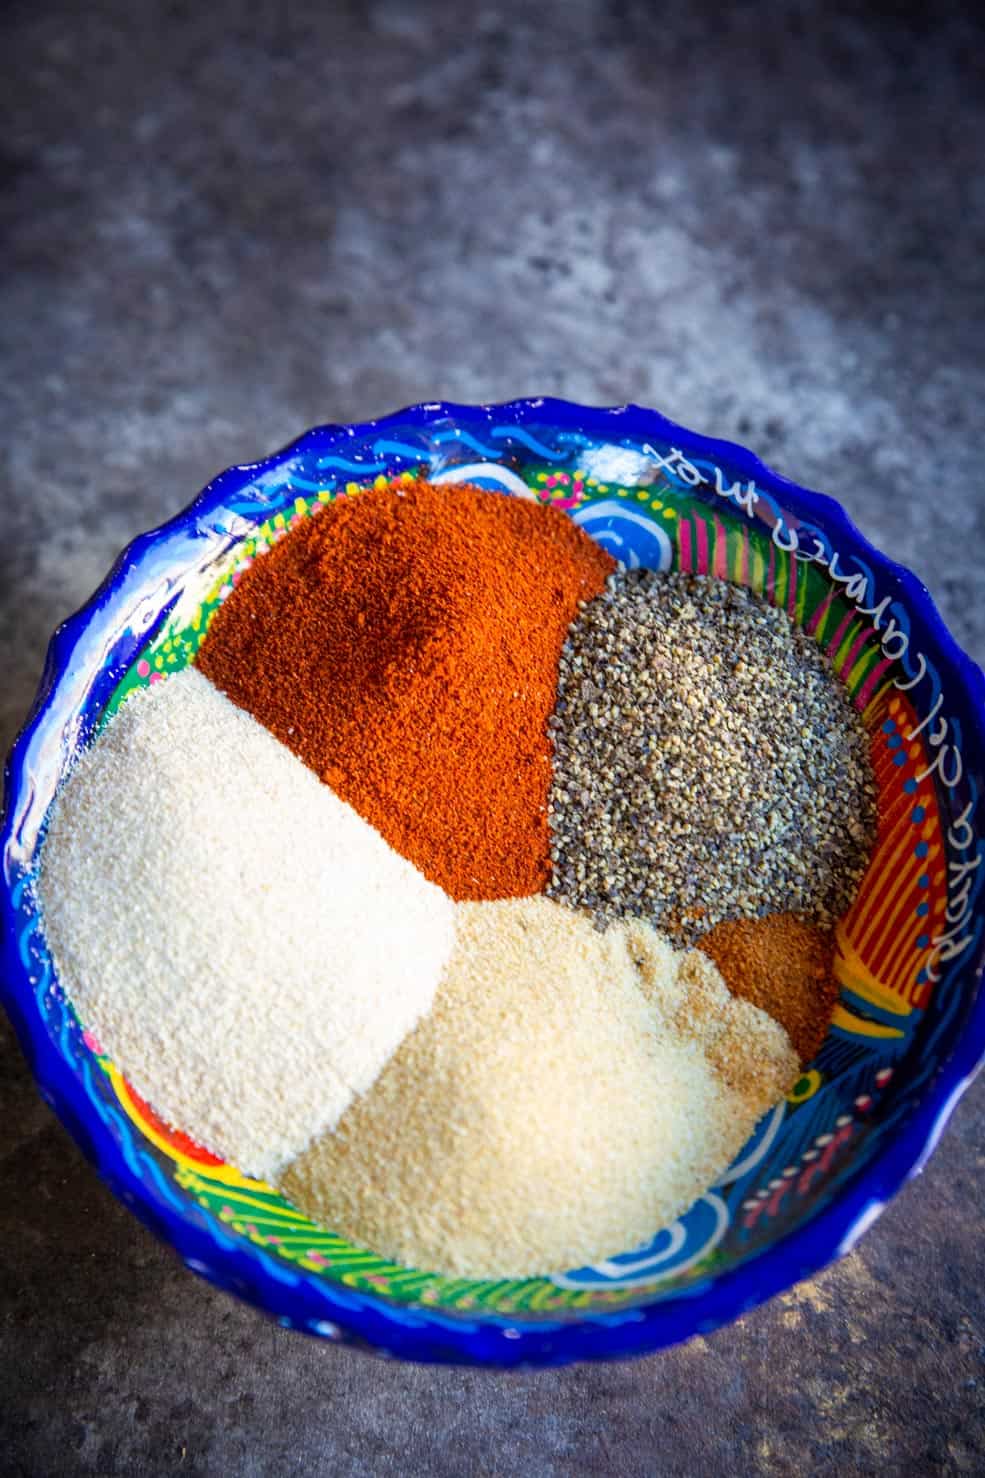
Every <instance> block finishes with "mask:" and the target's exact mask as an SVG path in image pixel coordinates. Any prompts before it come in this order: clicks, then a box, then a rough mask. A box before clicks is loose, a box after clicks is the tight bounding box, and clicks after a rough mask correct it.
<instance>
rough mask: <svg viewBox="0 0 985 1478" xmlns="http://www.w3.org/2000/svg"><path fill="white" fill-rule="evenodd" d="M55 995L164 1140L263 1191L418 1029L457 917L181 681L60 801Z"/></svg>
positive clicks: (231, 714) (107, 737)
mask: <svg viewBox="0 0 985 1478" xmlns="http://www.w3.org/2000/svg"><path fill="white" fill-rule="evenodd" d="M38 894H39V901H40V903H41V907H42V912H43V917H44V927H45V936H46V938H47V941H48V944H49V947H50V949H51V952H52V956H53V958H54V961H55V967H56V970H57V974H58V979H59V982H60V984H61V985H62V987H63V988H64V989H65V991H66V992H67V993H68V995H69V996H70V998H71V1000H72V1003H73V1005H74V1006H75V1007H76V1009H77V1010H78V1012H79V1015H80V1018H81V1020H82V1022H83V1023H84V1025H85V1026H86V1028H87V1029H88V1030H89V1032H90V1033H91V1034H92V1035H93V1036H94V1037H95V1038H96V1039H97V1040H98V1041H99V1042H100V1045H101V1047H102V1048H103V1049H104V1050H105V1051H106V1052H107V1053H108V1055H109V1056H110V1057H111V1058H112V1059H113V1061H114V1062H115V1063H116V1065H117V1067H119V1068H120V1069H121V1071H122V1072H123V1073H124V1074H125V1075H126V1076H127V1077H128V1078H129V1079H130V1081H131V1082H132V1083H133V1086H134V1087H135V1088H136V1090H137V1092H138V1093H139V1094H140V1096H141V1097H142V1098H144V1099H145V1100H146V1101H147V1102H148V1103H150V1104H151V1105H152V1106H153V1108H154V1109H155V1110H156V1112H157V1113H158V1114H159V1115H160V1116H161V1117H162V1118H163V1119H164V1120H165V1121H166V1122H167V1123H169V1124H171V1125H173V1126H174V1127H176V1128H178V1129H181V1130H183V1131H184V1132H185V1133H186V1134H189V1135H191V1137H192V1138H193V1139H195V1140H197V1142H198V1143H199V1144H201V1145H204V1146H205V1147H206V1148H207V1149H209V1150H212V1151H213V1153H215V1154H218V1155H220V1156H221V1157H222V1158H223V1159H226V1160H229V1161H230V1162H231V1163H232V1164H234V1165H236V1166H238V1167H239V1169H240V1170H243V1171H245V1172H246V1173H247V1174H250V1175H255V1176H260V1177H268V1176H271V1175H274V1174H276V1173H277V1171H278V1170H279V1169H281V1168H282V1167H283V1166H284V1164H285V1163H286V1162H287V1161H289V1160H291V1159H292V1158H293V1157H294V1156H295V1155H297V1153H298V1152H299V1150H301V1149H303V1148H304V1146H305V1145H306V1144H308V1142H309V1141H310V1140H311V1138H312V1136H314V1135H316V1134H318V1133H321V1132H323V1131H324V1130H326V1129H329V1128H331V1126H332V1125H333V1124H334V1123H335V1122H336V1120H337V1119H338V1118H339V1116H340V1115H341V1114H342V1112H343V1111H344V1110H345V1108H346V1107H347V1106H348V1105H349V1104H350V1103H351V1101H352V1099H353V1097H354V1096H355V1094H357V1093H362V1092H365V1091H366V1089H368V1088H369V1087H370V1085H371V1084H372V1083H373V1082H374V1080H375V1079H376V1077H377V1075H378V1073H379V1072H380V1070H381V1068H382V1067H383V1065H384V1063H385V1062H386V1061H387V1059H388V1058H389V1056H390V1054H391V1052H393V1051H394V1049H395V1048H396V1047H397V1045H398V1044H399V1042H400V1041H401V1040H402V1039H403V1037H404V1035H405V1034H406V1033H407V1032H408V1031H409V1030H410V1029H411V1027H413V1026H414V1024H415V1022H416V1021H417V1020H418V1018H419V1017H420V1016H421V1014H422V1013H423V1012H426V1011H427V1010H428V1009H429V1007H430V1005H431V1003H432V1000H433V998H434V993H435V990H436V987H437V984H438V980H439V977H440V975H441V971H442V968H443V966H444V964H445V961H446V959H447V957H448V955H449V952H450V950H451V944H452V932H453V913H454V909H453V905H452V903H451V902H450V900H449V899H448V898H446V897H445V895H444V894H443V893H442V892H441V891H440V890H439V889H438V888H435V887H434V886H433V885H432V884H430V883H428V882H426V881H425V879H424V878H423V877H421V875H420V873H419V872H417V871H416V870H415V869H414V868H413V867H412V866H411V865H410V863H408V862H405V861H404V859H403V858H402V857H398V856H397V855H396V853H394V852H393V851H392V850H391V849H390V848H389V847H388V846H387V844H386V842H385V841H384V840H383V838H382V837H381V836H380V835H379V833H378V832H376V831H374V830H373V828H372V827H371V826H367V824H366V822H365V821H363V819H362V818H361V817H360V816H358V815H357V814H356V812H355V811H353V810H352V809H351V807H349V806H347V805H345V804H344V803H343V802H342V801H340V800H339V799H338V797H337V796H335V795H333V794H332V792H331V790H329V789H328V787H327V786H325V785H322V784H321V783H320V782H319V781H318V780H317V779H316V778H315V776H314V775H312V774H311V772H310V771H309V770H307V769H306V768H305V767H304V765H302V764H301V763H300V762H299V761H298V760H297V759H296V758H295V757H294V755H292V754H291V753H290V751H289V750H287V749H285V748H284V746H283V745H281V744H278V743H277V741H276V740H275V739H274V738H273V737H272V736H271V735H270V734H268V733H267V731H266V730H265V729H263V728H262V727H261V725H260V724H258V723H256V722H254V720H253V719H252V718H250V716H249V715H248V714H246V713H243V712H242V711H241V710H240V709H238V708H236V707H235V705H234V704H232V703H230V702H229V700H228V698H225V697H224V696H223V695H222V693H220V692H219V691H218V690H217V689H216V688H214V687H213V686H212V684H211V683H209V682H208V681H207V680H206V679H205V678H204V677H203V676H202V675H201V673H198V672H196V671H195V670H194V668H187V669H185V671H183V672H180V673H178V674H176V675H175V676H173V677H169V678H168V679H167V681H166V682H164V683H161V684H159V685H158V686H157V687H154V688H150V689H149V690H146V691H144V692H138V693H136V694H134V695H133V696H132V697H131V698H130V699H128V701H127V703H126V704H125V705H124V707H123V708H122V709H121V710H120V712H119V713H118V714H117V715H116V717H115V718H114V719H113V721H112V723H111V724H109V725H108V726H107V727H106V729H105V730H104V731H103V733H102V734H101V736H100V737H99V738H98V739H97V740H96V742H95V744H94V745H93V746H92V747H91V749H89V750H88V751H86V753H85V754H84V755H83V756H82V758H81V759H80V760H79V762H78V764H77V766H76V768H75V769H74V771H73V772H72V774H71V775H70V777H69V779H68V781H67V782H66V784H65V785H64V787H63V788H62V790H61V791H60V792H59V794H58V796H57V798H56V800H55V804H54V809H53V811H52V814H51V818H50V821H49V825H48V832H47V837H46V840H45V844H44V850H43V852H42V863H41V874H40V878H39V881H38Z"/></svg>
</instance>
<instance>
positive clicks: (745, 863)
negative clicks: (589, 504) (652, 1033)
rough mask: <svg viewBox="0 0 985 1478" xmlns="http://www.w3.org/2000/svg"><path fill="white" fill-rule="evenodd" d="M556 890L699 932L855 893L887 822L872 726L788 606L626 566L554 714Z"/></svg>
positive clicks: (831, 912)
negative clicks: (872, 752)
mask: <svg viewBox="0 0 985 1478" xmlns="http://www.w3.org/2000/svg"><path fill="white" fill-rule="evenodd" d="M550 729H551V731H552V734H553V739H554V779H553V785H552V788H551V796H550V805H549V818H550V828H551V857H552V861H553V869H552V876H551V883H550V888H549V892H550V894H551V896H552V897H555V898H558V899H561V900H563V901H564V902H567V903H569V904H571V905H572V906H574V907H576V908H584V909H587V910H589V911H590V912H591V913H592V914H593V915H594V916H595V918H596V920H597V921H598V922H599V923H600V924H604V923H605V922H607V921H608V920H609V919H612V918H617V917H619V916H621V915H623V914H635V915H639V916H640V917H643V918H645V919H647V920H649V921H650V922H651V923H652V924H653V925H654V926H655V927H656V928H659V929H662V930H664V931H666V932H667V933H668V934H669V935H670V936H671V938H673V939H674V940H676V941H679V942H682V943H692V942H693V941H694V940H695V939H696V938H697V937H698V935H699V934H700V933H703V932H705V931H707V930H708V929H709V928H712V927H714V925H716V924H718V923H720V922H721V921H722V920H723V919H725V918H727V917H729V916H740V917H755V916H757V915H761V914H767V913H796V914H800V915H803V916H804V917H806V918H807V919H809V920H810V921H811V922H814V923H817V924H820V925H822V926H829V925H830V924H831V923H832V922H833V921H834V919H836V918H837V917H838V916H839V915H840V914H841V913H843V912H844V910H845V909H846V908H847V907H848V905H849V903H850V902H851V899H852V897H853V896H854V893H855V889H856V887H857V885H858V882H859V880H860V879H861V877H862V874H863V872H864V870H865V866H866V864H867V861H868V857H869V853H870V850H871V846H872V840H873V836H874V831H875V818H876V805H875V797H876V789H875V781H874V778H873V774H872V767H871V763H870V759H869V739H868V735H867V734H866V731H865V728H864V726H863V724H862V721H861V718H860V717H859V715H858V714H857V713H856V711H855V709H854V707H853V705H852V702H851V698H850V696H849V693H848V690H847V689H846V688H845V686H844V684H842V683H841V682H839V681H838V680H837V678H836V677H835V676H834V674H833V673H832V671H831V669H830V665H829V664H828V661H827V659H826V658H825V657H824V656H823V655H822V653H821V651H820V649H819V648H818V646H817V644H816V643H815V642H814V641H812V639H811V638H810V637H809V636H807V635H805V634H804V633H803V632H801V631H799V630H798V629H797V628H796V627H795V626H794V625H793V623H792V622H791V620H790V618H789V617H788V616H787V614H786V612H784V611H781V610H777V609H776V608H775V607H773V606H771V605H768V604H767V603H766V602H765V601H764V600H762V599H761V598H760V597H758V596H756V595H754V594H753V593H752V592H751V591H749V590H747V589H745V588H744V587H742V586H739V585H732V584H729V583H728V582H726V581H724V580H718V579H711V578H707V577H703V576H697V575H689V574H674V575H657V574H654V573H653V572H652V571H649V570H634V571H630V572H625V571H623V572H620V573H618V574H615V575H613V576H612V577H610V579H609V580H608V582H607V588H606V590H605V592H604V594H603V595H601V596H600V597H599V598H598V599H596V600H593V601H591V602H590V603H589V604H588V605H587V606H586V608H585V609H584V610H583V611H581V613H580V614H579V616H578V617H577V619H576V620H575V622H574V623H573V625H572V628H571V631H570V633H569V636H568V639H567V641H566V643H565V646H564V651H563V652H562V655H561V664H560V678H559V686H558V702H557V707H556V711H555V714H554V716H553V717H552V719H551V721H550Z"/></svg>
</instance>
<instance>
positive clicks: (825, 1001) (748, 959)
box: [698, 914, 838, 1063]
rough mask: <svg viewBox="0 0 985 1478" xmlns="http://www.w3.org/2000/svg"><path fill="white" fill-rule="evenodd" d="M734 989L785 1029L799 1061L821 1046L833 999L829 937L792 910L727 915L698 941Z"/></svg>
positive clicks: (835, 988)
mask: <svg viewBox="0 0 985 1478" xmlns="http://www.w3.org/2000/svg"><path fill="white" fill-rule="evenodd" d="M698 948H699V949H700V950H701V951H702V952H703V953H704V954H706V955H708V957H709V958H710V959H712V960H714V962H715V964H716V965H717V966H718V968H719V970H720V971H721V972H722V978H723V980H724V981H725V984H726V985H727V986H728V988H729V990H730V991H732V992H733V994H734V995H737V996H741V997H742V999H743V1000H744V1001H751V1002H752V1003H753V1005H754V1006H758V1007H759V1008H760V1010H762V1011H765V1012H767V1013H768V1014H769V1015H770V1016H772V1018H773V1020H774V1021H778V1022H779V1023H780V1025H781V1026H782V1027H783V1028H784V1029H785V1030H786V1032H787V1035H788V1036H789V1038H790V1040H791V1042H792V1043H793V1045H794V1049H795V1051H796V1053H797V1056H798V1057H799V1058H800V1060H801V1062H802V1063H806V1062H810V1061H811V1059H812V1058H813V1057H816V1056H817V1053H818V1052H819V1051H820V1050H821V1043H822V1042H823V1041H824V1038H825V1037H826V1035H827V1032H828V1027H829V1026H830V1025H831V1015H832V1012H833V1011H834V1008H835V1003H836V1002H837V1000H838V983H837V981H836V980H835V975H834V938H833V936H832V934H831V933H830V932H829V931H825V930H823V929H818V928H815V927H814V925H812V924H808V923H806V922H805V921H804V920H803V919H798V918H796V917H795V916H794V915H793V914H771V915H770V916H769V917H768V918H765V919H727V920H726V921H725V922H724V923H722V924H718V925H717V926H716V927H715V928H714V929H712V930H711V932H710V933H708V934H706V935H704V937H703V938H701V939H700V940H699V941H698Z"/></svg>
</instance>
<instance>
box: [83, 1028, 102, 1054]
mask: <svg viewBox="0 0 985 1478" xmlns="http://www.w3.org/2000/svg"><path fill="white" fill-rule="evenodd" d="M82 1040H83V1042H84V1043H85V1044H86V1046H87V1047H88V1048H89V1051H90V1052H94V1053H95V1054H96V1056H97V1057H102V1055H103V1049H102V1047H100V1045H99V1043H98V1042H97V1040H96V1038H95V1037H94V1036H93V1035H92V1032H89V1031H84V1032H83V1033H82Z"/></svg>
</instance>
